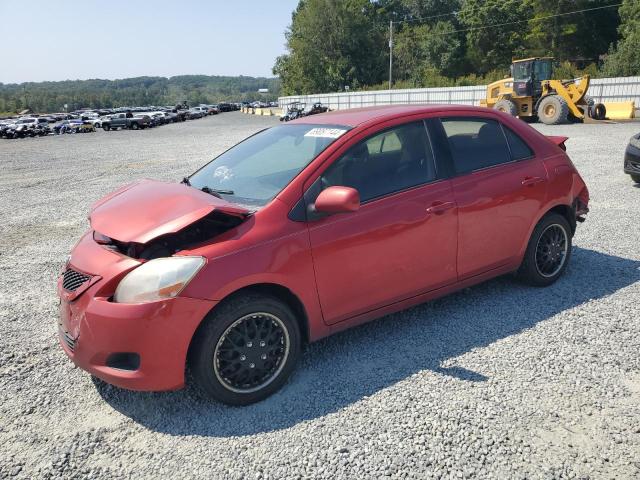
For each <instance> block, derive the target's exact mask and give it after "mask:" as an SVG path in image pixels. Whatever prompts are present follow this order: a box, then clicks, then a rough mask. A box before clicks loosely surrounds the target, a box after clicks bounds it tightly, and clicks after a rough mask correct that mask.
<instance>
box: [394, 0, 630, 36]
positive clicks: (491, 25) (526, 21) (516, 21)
mask: <svg viewBox="0 0 640 480" xmlns="http://www.w3.org/2000/svg"><path fill="white" fill-rule="evenodd" d="M621 5H622V3H616V4H613V5H605V6H602V7H593V8H584V9H582V10H574V11H571V12H565V13H556V14H553V15H545V16H543V17H535V18H527V19H526V20H515V21H513V22H503V23H492V24H490V25H483V26H481V27H469V28H461V29H458V30H452V31H450V32H441V33H437V34H435V35H438V36H444V35H452V34H454V33H461V32H470V31H476V30H486V29H487V28H494V27H504V26H507V25H518V24H520V23H528V22H538V21H540V20H548V19H550V18H556V17H565V16H567V15H575V14H577V13H585V12H593V11H596V10H604V9H606V8H615V7H619V6H621ZM394 23H395V22H394Z"/></svg>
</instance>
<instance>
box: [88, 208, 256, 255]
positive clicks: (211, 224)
mask: <svg viewBox="0 0 640 480" xmlns="http://www.w3.org/2000/svg"><path fill="white" fill-rule="evenodd" d="M243 221H244V218H243V217H238V216H233V215H228V214H226V213H220V212H216V211H214V212H212V213H210V214H209V215H207V216H205V217H204V218H201V219H200V220H198V221H196V222H195V223H193V224H191V225H188V226H187V227H185V228H183V229H182V230H179V231H177V232H175V233H168V234H166V235H163V236H160V237H158V238H154V239H152V240H150V241H148V242H147V243H138V242H123V241H120V240H118V239H114V238H110V237H108V236H106V235H104V234H102V233H100V232H98V231H95V230H94V232H93V240H94V241H95V242H96V243H97V244H99V245H102V246H103V247H105V248H107V249H109V250H112V251H114V252H118V253H120V254H122V255H126V256H127V257H131V258H135V259H140V260H153V259H154V258H161V257H169V256H171V255H173V254H175V253H177V252H179V251H181V250H187V249H191V248H194V247H195V246H197V245H200V244H202V243H205V242H207V241H209V240H211V239H212V238H215V237H217V236H219V235H221V234H223V233H224V232H226V231H228V230H231V229H232V228H235V227H236V226H238V225H239V224H241V223H242V222H243Z"/></svg>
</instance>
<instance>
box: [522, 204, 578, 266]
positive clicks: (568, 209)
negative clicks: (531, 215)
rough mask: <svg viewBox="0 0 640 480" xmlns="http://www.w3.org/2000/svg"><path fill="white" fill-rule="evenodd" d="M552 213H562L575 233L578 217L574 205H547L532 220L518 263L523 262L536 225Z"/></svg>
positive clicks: (572, 233) (572, 232)
mask: <svg viewBox="0 0 640 480" xmlns="http://www.w3.org/2000/svg"><path fill="white" fill-rule="evenodd" d="M550 213H557V214H560V215H562V216H563V217H564V218H565V219H566V220H567V222H569V227H570V228H571V236H573V235H574V234H575V232H576V217H575V211H574V209H573V207H572V206H571V205H568V204H565V203H555V204H552V205H547V206H546V208H544V210H543V212H542V213H541V214H540V215H538V217H536V219H535V221H534V222H532V223H531V226H530V227H529V232H528V233H527V236H526V238H525V240H524V242H523V244H522V246H521V247H520V252H519V254H518V257H517V258H518V264H519V263H520V262H522V258H523V257H524V254H525V251H526V250H527V245H529V240H530V239H531V235H532V234H533V231H534V230H535V228H536V225H538V223H540V221H541V220H542V219H543V218H544V217H546V216H547V215H549V214H550Z"/></svg>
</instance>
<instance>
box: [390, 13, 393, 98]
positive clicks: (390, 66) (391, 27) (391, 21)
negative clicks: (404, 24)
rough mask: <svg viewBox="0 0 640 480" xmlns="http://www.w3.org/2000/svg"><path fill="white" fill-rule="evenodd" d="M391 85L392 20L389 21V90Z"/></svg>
mask: <svg viewBox="0 0 640 480" xmlns="http://www.w3.org/2000/svg"><path fill="white" fill-rule="evenodd" d="M391 85H393V20H389V90H391Z"/></svg>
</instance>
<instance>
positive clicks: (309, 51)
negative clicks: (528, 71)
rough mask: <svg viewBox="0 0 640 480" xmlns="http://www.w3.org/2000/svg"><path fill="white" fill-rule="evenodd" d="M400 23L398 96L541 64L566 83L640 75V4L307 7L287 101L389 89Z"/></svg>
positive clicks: (374, 1) (290, 60) (317, 3)
mask: <svg viewBox="0 0 640 480" xmlns="http://www.w3.org/2000/svg"><path fill="white" fill-rule="evenodd" d="M620 2H622V5H621V6H619V5H617V4H619V3H620ZM602 7H605V8H602ZM572 12H578V13H572ZM390 21H392V22H394V27H393V77H394V80H395V82H394V88H395V87H398V88H401V87H428V86H454V85H478V84H482V83H488V82H490V81H494V80H497V79H500V78H503V77H504V75H505V74H506V73H508V67H509V65H510V63H511V60H512V59H513V58H526V57H533V56H553V57H555V58H556V60H557V61H558V62H559V63H560V67H559V70H557V75H558V76H559V77H561V78H570V77H572V76H576V75H578V74H580V73H581V72H587V73H589V74H591V75H593V76H627V75H640V48H638V45H640V1H638V0H553V1H549V0H300V2H299V4H298V6H297V8H296V9H295V11H294V12H293V13H292V22H291V25H290V27H289V28H288V29H287V31H286V33H285V38H286V46H287V53H286V54H284V55H281V56H280V57H278V58H277V59H276V61H275V65H274V67H273V73H274V74H275V75H278V76H279V77H280V79H281V81H282V93H283V94H285V95H293V94H306V93H319V92H332V91H340V90H343V89H344V88H345V87H349V88H350V89H362V88H387V83H386V79H387V78H388V72H389V48H388V43H389V36H390V31H389V30H390V29H389V22H390Z"/></svg>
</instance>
